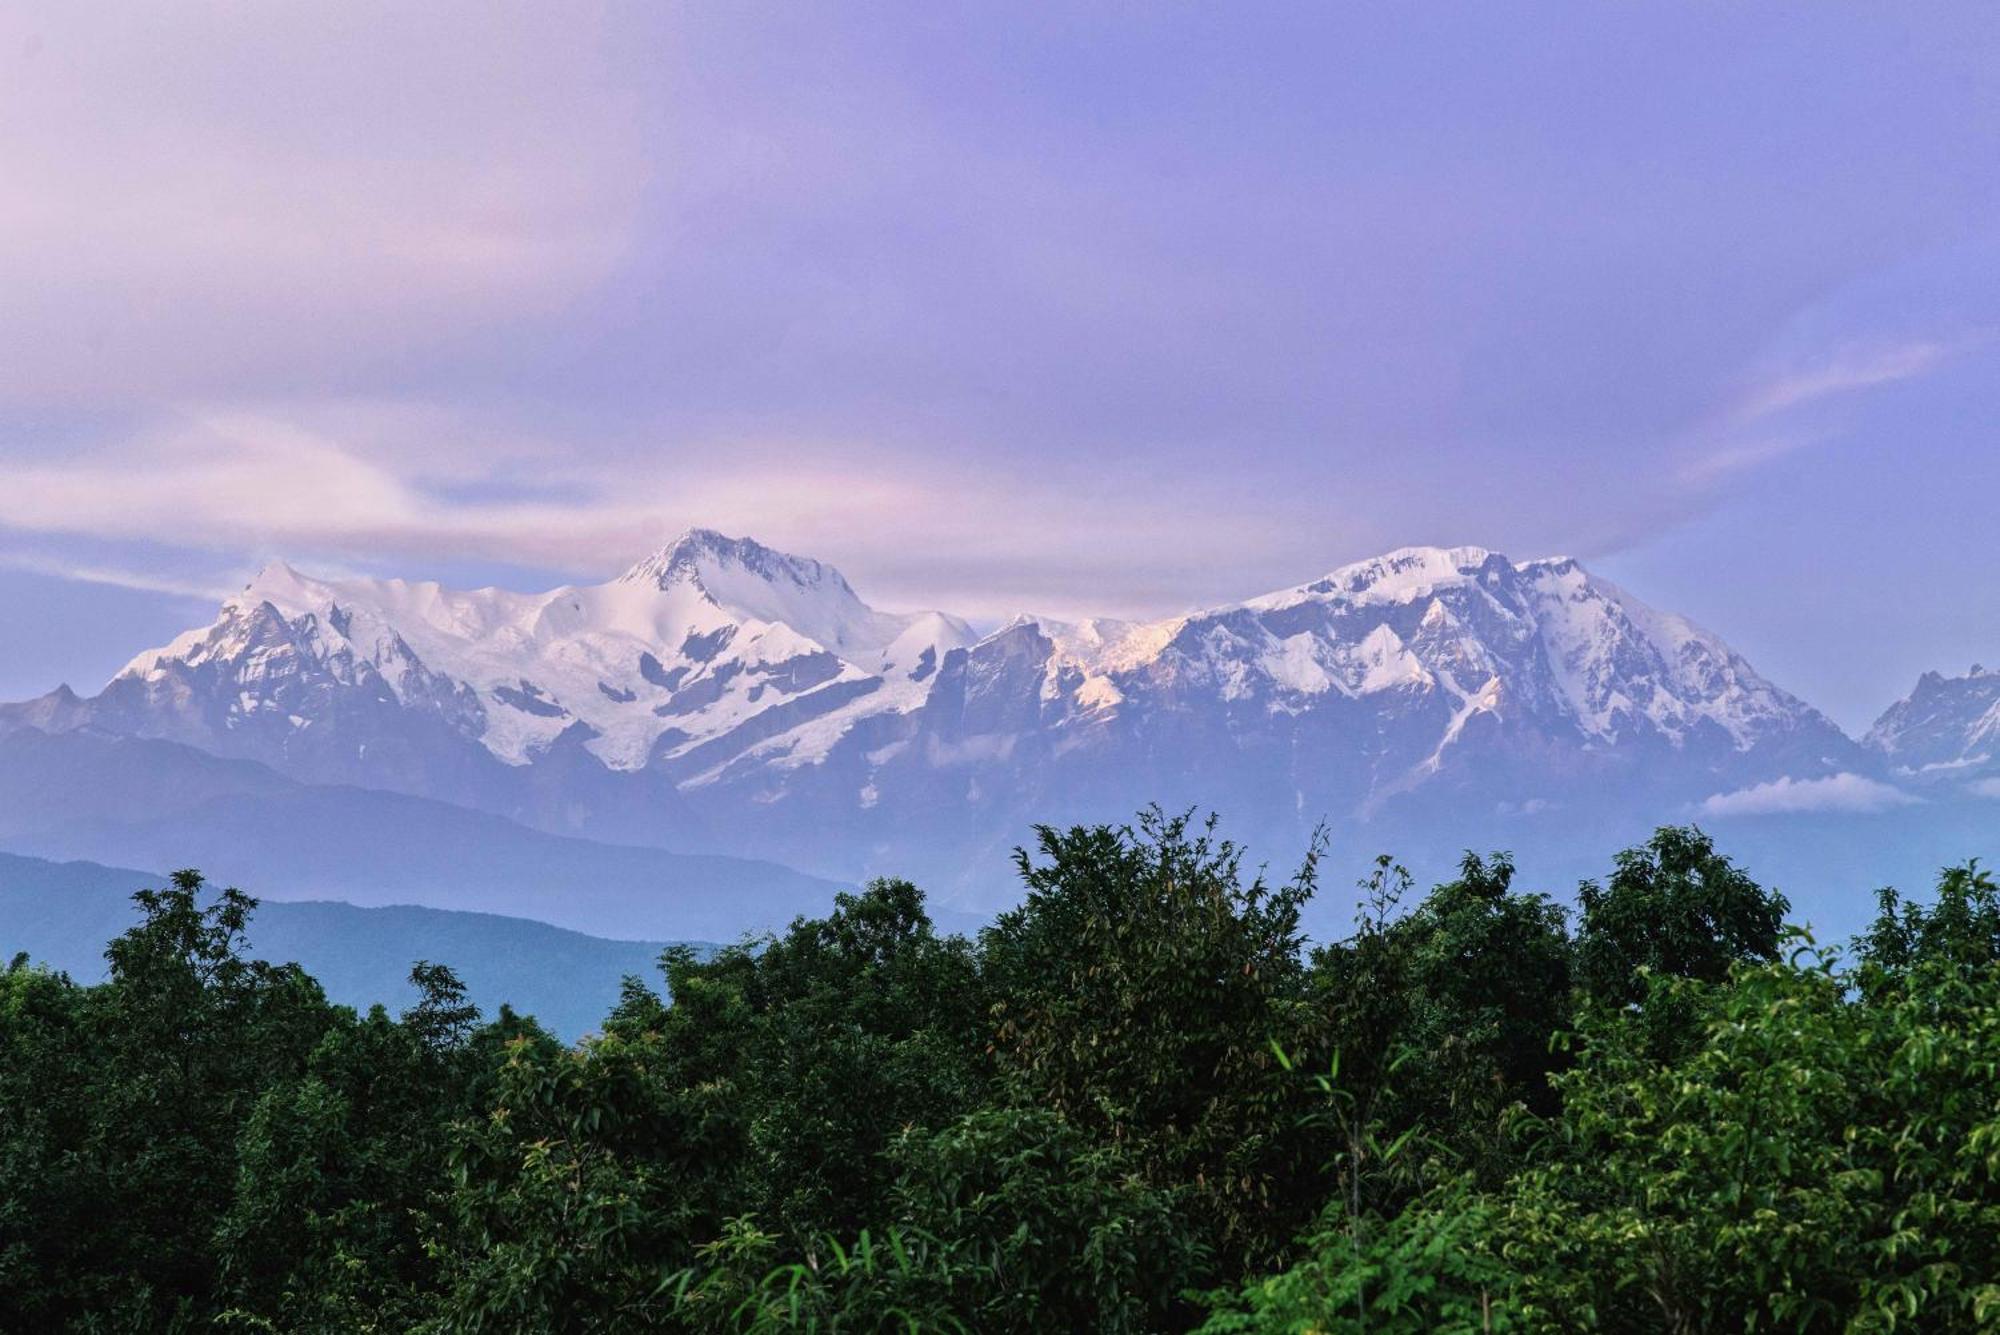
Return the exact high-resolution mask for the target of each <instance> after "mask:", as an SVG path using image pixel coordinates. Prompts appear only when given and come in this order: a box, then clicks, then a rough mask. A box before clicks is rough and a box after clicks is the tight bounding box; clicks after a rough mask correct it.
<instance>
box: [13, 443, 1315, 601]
mask: <svg viewBox="0 0 2000 1335" xmlns="http://www.w3.org/2000/svg"><path fill="white" fill-rule="evenodd" d="M302 420H310V421H311V423H312V425H310V426H308V425H302V424H301V421H302ZM326 424H332V429H331V430H329V429H326ZM350 431H351V432H353V433H354V439H350V437H349V436H348V435H347V434H346V433H347V432H350ZM440 432H443V433H444V436H445V438H447V439H448V438H449V436H450V434H451V433H450V432H449V430H448V429H447V428H446V424H445V423H443V422H441V421H440V420H439V419H438V418H437V417H436V416H434V415H432V414H428V413H424V412H415V411H405V410H401V409H398V408H395V407H394V406H393V405H390V406H371V405H340V404H333V405H323V406H320V407H317V408H312V407H309V406H308V407H304V408H301V409H300V410H299V411H296V412H292V413H289V414H287V415H286V416H277V415H275V414H274V413H272V412H271V411H269V410H268V409H258V410H247V409H217V410H211V411H205V412H199V413H190V414H186V415H183V416H181V417H178V418H176V419H174V420H172V421H163V422H159V423H156V424H154V425H152V426H150V427H147V428H145V429H142V430H140V431H138V432H136V433H134V434H132V435H130V436H128V437H125V438H122V439H118V440H115V441H111V442H107V443H104V444H102V445H99V446H98V447H96V448H93V449H90V450H85V451H80V452H74V453H71V454H69V455H67V456H65V457H61V458H45V459H43V460H41V461H39V462H35V463H30V464H22V465H16V466H14V467H12V468H11V469H10V471H9V474H8V485H7V486H6V487H4V488H0V529H7V530H12V531H14V532H15V533H17V534H24V535H38V536H40V537H42V538H46V539H57V538H61V539H85V540H95V541H98V542H101V543H105V544H116V543H121V542H129V541H133V540H144V541H149V542H153V543H156V544H161V545H163V546H167V547H179V548H181V549H183V550H187V551H191V552H206V553H209V554H211V558H210V561H209V563H210V564H212V563H213V561H212V558H213V557H214V556H216V555H220V556H222V557H225V558H230V559H236V560H241V559H242V558H244V557H245V556H246V555H247V554H261V555H262V556H264V557H273V556H284V557H288V558H290V559H294V560H299V561H301V562H304V563H306V564H309V565H316V566H322V567H323V566H324V565H325V564H326V563H328V562H342V563H359V564H362V565H368V564H373V565H376V566H380V565H383V564H385V563H389V564H395V563H407V562H411V561H426V560H447V561H473V562H486V563H493V564H504V565H508V566H514V567H532V568H539V569H543V570H547V571H549V572H551V574H552V575H557V576H564V577H575V578H596V577H602V576H604V575H608V574H610V573H612V572H614V571H616V570H618V569H620V568H622V567H623V566H624V565H625V564H627V563H629V562H631V561H634V560H636V559H638V558H639V557H640V556H642V555H644V554H645V553H647V552H648V551H650V550H651V549H652V548H653V547H654V546H655V545H657V544H658V543H659V542H661V541H662V540H664V539H665V538H667V537H669V536H671V535H672V534H674V533H676V532H678V531H679V530H681V529H683V528H686V527H689V526H693V525H704V526H711V527H718V528H723V529H726V530H729V531H732V532H738V533H745V534H750V535H753V536H756V537H758V538H760V539H762V540H764V541H768V542H773V543H778V544H780V545H786V546H790V547H792V548H794V549H795V550H800V551H804V552H807V553H809V554H812V555H815V556H821V557H826V558H829V559H835V560H837V561H839V562H840V563H842V564H844V565H847V566H848V568H849V570H850V574H855V575H858V576H862V577H866V578H867V581H868V583H869V584H870V585H871V586H872V588H865V589H864V592H872V593H874V594H875V595H876V596H877V597H879V598H880V599H881V600H883V601H886V602H889V603H890V604H891V605H895V604H898V603H901V604H908V603H910V602H912V601H919V602H924V603H936V604H942V605H946V606H950V607H951V608H952V609H953V610H956V611H962V612H964V613H966V614H969V615H976V616H985V615H995V616H997V615H1005V614H1007V613H1009V612H1013V611H1018V610H1021V609H1022V607H1023V605H1024V603H1025V604H1031V605H1032V606H1033V607H1034V609H1035V610H1038V611H1045V612H1052V613H1057V614H1066V613H1076V612H1092V613H1107V612H1108V613H1112V614H1118V613H1131V612H1137V611H1142V610H1150V609H1149V608H1148V607H1146V606H1144V604H1146V603H1147V602H1148V601H1149V600H1150V597H1151V592H1152V591H1151V589H1150V587H1149V586H1150V585H1151V584H1154V583H1157V582H1158V581H1160V580H1161V579H1162V578H1163V576H1164V577H1165V578H1167V579H1169V580H1171V579H1173V578H1174V577H1175V576H1176V575H1177V574H1178V573H1181V572H1179V571H1175V570H1166V571H1163V570H1162V566H1161V559H1160V553H1162V552H1168V553H1171V554H1172V559H1173V561H1175V562H1180V563H1183V564H1184V565H1192V566H1197V567H1199V566H1201V565H1204V564H1206V565H1207V566H1209V567H1210V571H1209V573H1210V574H1211V575H1213V574H1214V573H1215V572H1216V571H1218V570H1221V569H1222V568H1223V567H1224V566H1225V565H1226V563H1228V562H1233V561H1241V560H1243V559H1244V558H1245V557H1246V555H1248V556H1255V555H1256V554H1257V553H1259V552H1260V551H1261V552H1264V553H1266V554H1267V555H1268V553H1269V552H1270V551H1271V549H1272V547H1273V545H1274V544H1275V543H1280V542H1282V541H1284V540H1286V538H1287V537H1288V536H1290V535H1289V533H1288V531H1287V530H1284V529H1282V528H1280V527H1278V526H1274V525H1273V524H1271V523H1270V520H1269V512H1268V511H1267V510H1265V509H1264V508H1262V507H1260V506H1256V505H1248V506H1244V507H1240V508H1231V507H1229V506H1227V505H1218V504H1217V503H1216V498H1214V497H1185V498H1176V497H1174V496H1171V495H1165V494H1159V493H1155V492H1152V491H1151V490H1149V488H1148V486H1147V484H1146V483H1145V482H1144V481H1143V480H1141V479H1125V480H1105V481H1104V482H1103V483H1102V485H1089V484H1080V483H1079V482H1078V480H1077V478H1075V477H1074V476H1069V475H1061V474H1057V473H1054V472H1052V471H1050V470H1042V471H1040V472H1037V473H1033V474H1023V473H1022V472H1021V471H1020V470H1011V469H1004V468H997V467H989V466H982V465H980V464H977V463H971V462H964V461H960V462H956V463H952V462H946V461H943V460H935V461H928V462H913V461H911V460H910V459H908V458H907V457H904V456H901V455H897V454H890V453H883V452H879V451H874V450H871V449H869V448H867V447H865V446H857V445H853V444H849V443H844V442H827V441H785V440H768V441H761V442H757V443H754V444H745V443H741V442H738V443H735V444H733V445H730V446H727V447H723V446H717V447H715V448H701V447H692V448H685V449H679V450H673V451H651V452H638V453H636V454H626V455H624V456H621V457H617V458H604V457H584V458H578V457H574V456H571V455H568V454H566V453H565V452H564V451H563V450H562V448H561V446H560V444H558V443H546V442H545V443H540V444H536V443H532V442H525V441H523V440H521V439H520V438H518V437H515V438H510V440H509V441H508V442H507V443H506V445H505V446H504V448H500V449H496V450H494V451H491V452H482V451H481V450H479V449H476V448H472V447H464V448H459V449H432V448H427V445H428V443H429V442H430V441H433V440H437V439H439V435H440ZM355 439H358V440H359V442H360V443H355ZM505 478H521V479H525V481H524V483H523V485H518V486H516V485H502V484H501V483H500V481H498V480H501V479H505ZM0 559H4V558H0ZM26 559H27V558H23V560H26ZM35 559H36V561H37V568H39V569H42V570H44V571H45V573H52V574H66V575H68V576H69V577H72V578H79V579H95V580H97V581H98V582H105V583H118V584H124V585H127V586H129V587H135V588H137V587H157V588H159V589H160V590H161V591H165V592H200V593H203V594H206V593H208V592H210V591H211V590H210V589H209V588H208V587H207V586H206V585H202V584H196V583H190V582H185V581H181V580H175V579H158V580H153V581H151V583H150V584H149V583H146V582H142V581H144V580H145V579H146V578H147V577H145V576H143V575H136V576H135V575H131V574H130V573H129V572H123V571H119V570H116V569H112V568H109V567H104V568H98V567H85V566H82V565H69V564H60V563H53V562H48V561H46V560H41V559H40V558H35ZM1085 570H1088V571H1090V572H1092V576H1093V578H1092V580H1091V587H1090V588H1088V589H1084V588H1080V587H1079V572H1080V571H1085ZM1313 573H1315V572H1314V571H1313V570H1312V569H1311V568H1310V567H1305V568H1301V569H1300V570H1298V572H1297V576H1298V578H1301V579H1303V578H1309V577H1310V576H1311V575H1312V574H1313ZM1258 591H1259V590H1257V589H1255V588H1229V589H1227V590H1226V593H1227V594H1228V595H1235V596H1247V595H1248V594H1250V593H1253V592H1258ZM1220 592H1222V591H1217V590H1213V589H1197V591H1196V592H1194V593H1189V592H1188V591H1186V590H1185V589H1184V590H1183V591H1182V592H1181V594H1180V595H1179V596H1180V597H1182V598H1188V597H1199V596H1203V595H1209V596H1215V595H1217V594H1218V593H1220Z"/></svg>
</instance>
